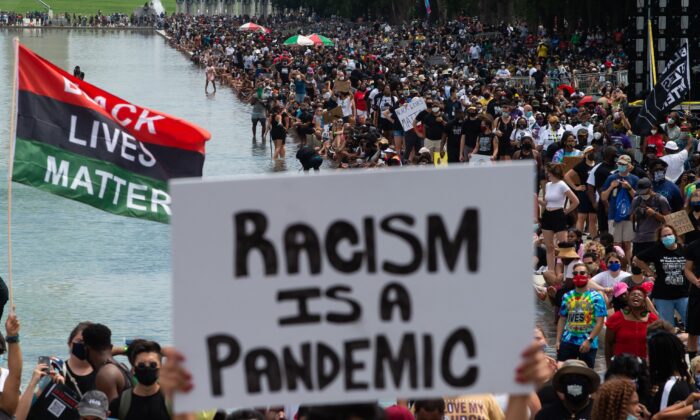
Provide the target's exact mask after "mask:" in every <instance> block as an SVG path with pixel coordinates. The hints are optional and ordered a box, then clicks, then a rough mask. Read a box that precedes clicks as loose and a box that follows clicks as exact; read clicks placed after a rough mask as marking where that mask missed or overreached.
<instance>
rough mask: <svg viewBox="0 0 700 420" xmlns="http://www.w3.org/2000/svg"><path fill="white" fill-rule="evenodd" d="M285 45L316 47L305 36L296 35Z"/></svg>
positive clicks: (285, 42)
mask: <svg viewBox="0 0 700 420" xmlns="http://www.w3.org/2000/svg"><path fill="white" fill-rule="evenodd" d="M284 45H301V46H311V45H314V42H313V41H312V40H311V39H309V37H306V36H304V35H294V36H291V37H289V38H287V40H286V41H284Z"/></svg>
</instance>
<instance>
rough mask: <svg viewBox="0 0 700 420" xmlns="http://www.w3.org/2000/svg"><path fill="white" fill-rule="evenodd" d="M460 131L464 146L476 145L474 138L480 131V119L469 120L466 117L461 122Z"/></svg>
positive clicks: (472, 146)
mask: <svg viewBox="0 0 700 420" xmlns="http://www.w3.org/2000/svg"><path fill="white" fill-rule="evenodd" d="M462 133H464V147H470V148H472V149H473V148H474V147H476V138H477V137H478V136H479V134H480V133H481V120H480V119H479V118H477V119H475V120H471V119H469V118H467V119H466V120H464V123H462Z"/></svg>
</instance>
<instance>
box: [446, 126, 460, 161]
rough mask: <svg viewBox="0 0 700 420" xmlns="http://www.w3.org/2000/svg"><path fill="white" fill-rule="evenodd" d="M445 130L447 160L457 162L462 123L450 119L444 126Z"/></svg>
mask: <svg viewBox="0 0 700 420" xmlns="http://www.w3.org/2000/svg"><path fill="white" fill-rule="evenodd" d="M445 132H447V161H448V162H459V142H460V140H461V138H462V123H460V122H459V121H457V120H452V121H450V122H448V123H447V125H446V126H445Z"/></svg>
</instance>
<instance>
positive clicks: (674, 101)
mask: <svg viewBox="0 0 700 420" xmlns="http://www.w3.org/2000/svg"><path fill="white" fill-rule="evenodd" d="M688 92H690V54H689V53H688V44H685V45H683V46H682V47H681V49H679V50H678V51H676V53H675V54H674V55H673V58H671V59H670V60H669V61H668V63H666V69H665V70H664V72H663V74H662V75H661V77H659V79H658V82H657V83H656V85H655V86H654V89H653V90H652V91H651V93H650V94H649V96H648V97H647V98H646V100H645V101H644V105H642V109H641V110H640V111H639V114H638V115H637V119H636V120H635V124H634V132H635V134H637V135H640V136H645V135H647V134H649V132H650V130H651V127H652V126H653V125H655V124H657V123H658V121H659V117H661V116H662V115H663V114H665V113H667V112H669V111H671V109H673V107H674V106H676V105H678V104H679V103H680V102H681V101H682V100H683V98H684V97H685V96H686V95H687V94H688Z"/></svg>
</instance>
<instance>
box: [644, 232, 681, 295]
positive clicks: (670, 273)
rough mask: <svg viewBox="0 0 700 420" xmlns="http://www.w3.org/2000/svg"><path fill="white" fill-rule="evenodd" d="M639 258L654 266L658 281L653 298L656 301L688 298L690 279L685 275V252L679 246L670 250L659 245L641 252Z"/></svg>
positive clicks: (655, 282)
mask: <svg viewBox="0 0 700 420" xmlns="http://www.w3.org/2000/svg"><path fill="white" fill-rule="evenodd" d="M637 258H639V259H640V260H642V261H644V262H645V263H647V264H651V263H653V264H654V267H655V268H656V281H654V290H653V292H652V296H653V297H654V299H668V300H672V299H680V298H684V297H688V279H686V278H685V274H683V269H684V268H685V261H686V259H685V250H684V249H683V247H682V246H680V245H679V246H678V247H677V248H676V249H674V250H670V249H668V248H666V247H665V246H663V245H659V244H658V243H657V244H656V245H655V246H654V247H652V248H649V249H646V250H644V251H642V252H640V253H639V254H638V255H637Z"/></svg>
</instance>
